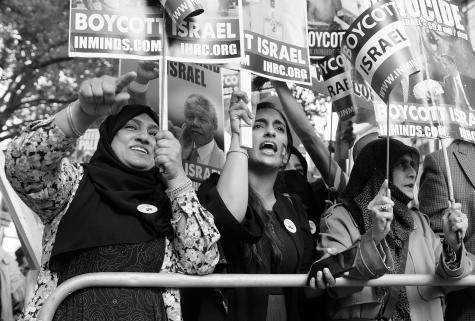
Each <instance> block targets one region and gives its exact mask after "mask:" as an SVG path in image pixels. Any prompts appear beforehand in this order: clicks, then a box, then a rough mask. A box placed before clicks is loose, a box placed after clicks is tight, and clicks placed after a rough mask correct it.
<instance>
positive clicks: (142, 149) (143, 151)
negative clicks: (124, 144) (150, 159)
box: [130, 146, 148, 155]
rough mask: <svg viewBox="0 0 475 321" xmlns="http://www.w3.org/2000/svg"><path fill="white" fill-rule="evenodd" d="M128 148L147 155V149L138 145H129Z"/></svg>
mask: <svg viewBox="0 0 475 321" xmlns="http://www.w3.org/2000/svg"><path fill="white" fill-rule="evenodd" d="M130 149H131V150H134V151H137V152H140V153H144V154H146V155H148V150H147V149H146V148H143V147H140V146H132V147H130Z"/></svg>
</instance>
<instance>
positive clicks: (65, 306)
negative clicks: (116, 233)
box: [53, 237, 167, 321]
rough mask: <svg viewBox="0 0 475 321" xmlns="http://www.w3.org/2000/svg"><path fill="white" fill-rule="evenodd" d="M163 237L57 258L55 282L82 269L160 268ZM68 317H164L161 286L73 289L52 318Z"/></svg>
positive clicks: (161, 320) (127, 320)
mask: <svg viewBox="0 0 475 321" xmlns="http://www.w3.org/2000/svg"><path fill="white" fill-rule="evenodd" d="M164 256H165V238H164V237H162V238H160V239H155V240H152V241H150V242H143V243H136V244H116V245H109V246H101V247H95V248H90V249H85V250H77V251H75V252H69V253H66V254H63V255H61V256H60V257H59V258H58V262H57V263H58V285H59V284H61V283H63V282H64V281H66V280H68V279H70V278H72V277H74V276H76V275H81V274H85V273H93V272H155V273H158V272H160V270H161V267H162V264H163V259H164ZM53 320H55V321H59V320H68V321H73V320H74V321H82V320H104V321H115V320H122V321H135V320H157V321H165V320H167V314H166V310H165V305H164V302H163V299H162V291H161V289H160V288H117V287H106V288H103V287H92V288H85V289H81V290H78V291H75V292H74V293H72V294H71V295H69V296H68V297H67V298H66V299H65V300H64V301H63V302H62V303H61V304H60V305H59V307H58V309H57V311H56V313H55V316H54V319H53Z"/></svg>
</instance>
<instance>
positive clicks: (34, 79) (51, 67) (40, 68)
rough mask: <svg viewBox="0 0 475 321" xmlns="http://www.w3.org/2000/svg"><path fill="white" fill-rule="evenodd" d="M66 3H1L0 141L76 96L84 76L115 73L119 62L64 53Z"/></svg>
mask: <svg viewBox="0 0 475 321" xmlns="http://www.w3.org/2000/svg"><path fill="white" fill-rule="evenodd" d="M68 30H69V1H67V0H66V1H65V0H2V1H0V35H1V36H0V128H1V131H0V141H4V140H6V139H9V138H11V137H13V136H15V135H16V134H18V132H19V131H20V130H21V128H22V127H23V126H24V123H25V122H27V121H31V120H36V119H42V118H44V117H46V116H48V115H52V114H54V113H55V112H56V111H57V110H59V109H60V108H63V107H64V106H65V105H66V104H67V103H69V102H71V101H73V100H75V99H76V95H75V92H76V90H77V87H78V85H79V84H80V83H81V82H82V80H83V79H84V78H89V77H95V76H100V75H103V74H109V75H116V74H117V70H118V60H114V59H110V60H108V59H78V58H74V59H73V58H69V57H68Z"/></svg>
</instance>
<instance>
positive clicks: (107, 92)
mask: <svg viewBox="0 0 475 321" xmlns="http://www.w3.org/2000/svg"><path fill="white" fill-rule="evenodd" d="M136 77H137V74H136V73H135V72H134V71H131V72H128V73H126V74H124V75H122V76H120V77H119V78H115V77H111V76H102V77H100V78H92V79H87V80H85V81H83V82H82V84H81V86H80V89H79V94H78V95H79V106H80V108H81V110H82V111H83V112H84V113H85V114H87V115H89V116H94V117H99V116H108V115H112V114H116V113H118V112H119V111H120V110H121V109H122V107H124V106H125V105H127V103H128V102H129V98H130V95H129V94H128V93H125V92H122V89H123V88H125V87H127V86H128V85H129V84H130V83H131V82H132V81H133V80H134V79H135V78H136Z"/></svg>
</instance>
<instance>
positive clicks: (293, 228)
mask: <svg viewBox="0 0 475 321" xmlns="http://www.w3.org/2000/svg"><path fill="white" fill-rule="evenodd" d="M284 226H285V228H286V229H287V231H289V232H290V233H295V232H297V227H296V226H295V224H294V222H292V221H291V220H289V219H288V218H286V219H285V220H284Z"/></svg>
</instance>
